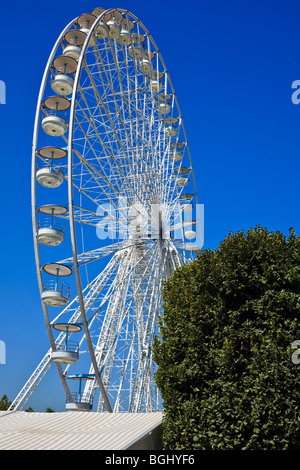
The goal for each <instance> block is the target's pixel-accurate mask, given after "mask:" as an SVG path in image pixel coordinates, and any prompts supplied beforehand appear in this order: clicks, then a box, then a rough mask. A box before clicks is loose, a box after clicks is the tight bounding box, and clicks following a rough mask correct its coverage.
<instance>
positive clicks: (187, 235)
mask: <svg viewBox="0 0 300 470" xmlns="http://www.w3.org/2000/svg"><path fill="white" fill-rule="evenodd" d="M184 236H185V238H187V239H188V240H193V238H196V232H195V230H187V231H186V232H184Z"/></svg>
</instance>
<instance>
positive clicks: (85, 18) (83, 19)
mask: <svg viewBox="0 0 300 470" xmlns="http://www.w3.org/2000/svg"><path fill="white" fill-rule="evenodd" d="M95 21H96V16H95V15H92V14H91V13H84V14H83V15H80V16H79V17H78V18H77V23H78V24H79V26H80V32H81V33H84V34H86V35H88V34H89V32H90V28H91V27H92V25H93V23H94V22H95ZM96 43H97V41H96V38H95V36H94V34H92V37H91V38H90V40H89V44H88V46H89V47H91V46H95V45H96Z"/></svg>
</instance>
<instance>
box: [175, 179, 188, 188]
mask: <svg viewBox="0 0 300 470" xmlns="http://www.w3.org/2000/svg"><path fill="white" fill-rule="evenodd" d="M188 182H189V179H188V178H185V177H184V176H180V177H179V178H177V179H176V184H177V186H179V187H181V188H183V187H184V186H186V185H187V184H188Z"/></svg>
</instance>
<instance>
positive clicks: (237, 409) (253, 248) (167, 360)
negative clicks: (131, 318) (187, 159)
mask: <svg viewBox="0 0 300 470" xmlns="http://www.w3.org/2000/svg"><path fill="white" fill-rule="evenodd" d="M163 298H164V319H163V321H162V320H161V325H160V337H159V339H156V341H155V346H154V355H155V361H156V362H157V365H158V371H157V374H156V381H157V384H158V386H159V388H160V390H161V394H162V397H163V399H164V410H165V415H164V422H163V439H164V446H165V448H166V449H172V450H174V449H185V450H188V449H210V450H213V449H236V450H237V449H264V450H267V449H300V427H299V425H300V364H299V365H296V364H294V363H293V362H292V360H291V357H292V354H293V352H295V350H294V349H292V346H291V345H292V342H293V341H294V340H300V318H299V312H300V237H296V236H295V233H294V231H293V230H292V229H290V235H289V237H288V238H286V237H285V236H284V235H283V234H281V233H279V232H276V233H274V232H268V231H267V230H266V229H264V228H262V227H259V226H258V227H256V228H255V229H251V230H249V231H248V232H247V233H244V232H238V233H236V234H233V233H230V234H229V235H228V236H227V237H226V238H225V239H224V241H223V242H221V243H220V245H219V247H218V248H217V249H216V250H214V251H211V250H203V251H202V252H201V253H200V254H199V255H198V257H197V259H196V260H195V261H194V262H193V263H192V264H190V265H187V266H184V267H182V268H181V269H179V270H177V271H176V272H175V273H174V275H173V276H172V278H170V279H169V280H168V282H166V284H165V286H164V290H163Z"/></svg>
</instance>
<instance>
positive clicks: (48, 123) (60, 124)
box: [42, 116, 68, 137]
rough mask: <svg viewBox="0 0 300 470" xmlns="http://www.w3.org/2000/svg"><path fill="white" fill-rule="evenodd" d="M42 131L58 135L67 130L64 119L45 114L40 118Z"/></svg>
mask: <svg viewBox="0 0 300 470" xmlns="http://www.w3.org/2000/svg"><path fill="white" fill-rule="evenodd" d="M42 129H43V131H44V132H45V133H46V134H48V135H51V136H53V137H59V136H61V135H63V134H65V133H66V132H67V129H68V126H67V123H66V120H65V119H64V118H61V117H59V116H46V117H44V118H43V120H42Z"/></svg>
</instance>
